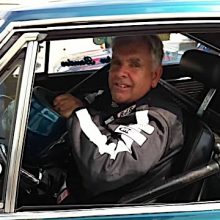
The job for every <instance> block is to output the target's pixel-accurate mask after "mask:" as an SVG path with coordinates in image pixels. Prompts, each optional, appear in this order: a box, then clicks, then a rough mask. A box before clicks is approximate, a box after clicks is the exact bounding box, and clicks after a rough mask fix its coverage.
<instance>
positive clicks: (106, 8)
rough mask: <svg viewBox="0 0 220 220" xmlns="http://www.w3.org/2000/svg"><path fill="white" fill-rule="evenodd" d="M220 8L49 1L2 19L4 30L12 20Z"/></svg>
mask: <svg viewBox="0 0 220 220" xmlns="http://www.w3.org/2000/svg"><path fill="white" fill-rule="evenodd" d="M215 12H216V13H219V12H220V3H219V0H199V1H198V0H184V1H183V0H136V1H132V2H128V1H126V0H118V1H116V0H109V1H103V0H87V1H83V0H77V1H76V0H73V1H72V2H71V1H67V2H64V3H62V2H60V3H53V4H52V3H48V4H43V6H38V7H36V6H34V7H27V8H23V9H18V10H14V11H10V12H8V13H7V14H6V15H5V16H4V18H3V20H4V22H1V23H2V25H1V28H0V32H1V30H2V29H3V28H4V27H5V26H7V25H8V24H9V23H10V22H16V21H31V20H45V19H60V18H82V17H95V16H129V15H152V16H154V17H156V15H158V14H166V15H169V16H171V15H174V14H175V15H177V14H181V13H185V14H187V16H189V13H190V14H191V16H193V14H194V13H203V14H205V13H209V16H210V13H212V16H215Z"/></svg>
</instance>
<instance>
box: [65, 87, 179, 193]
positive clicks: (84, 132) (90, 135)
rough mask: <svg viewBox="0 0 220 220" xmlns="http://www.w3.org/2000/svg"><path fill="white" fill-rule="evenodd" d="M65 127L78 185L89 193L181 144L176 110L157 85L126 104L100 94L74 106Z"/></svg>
mask: <svg viewBox="0 0 220 220" xmlns="http://www.w3.org/2000/svg"><path fill="white" fill-rule="evenodd" d="M161 92H162V93H161ZM68 130H69V134H70V135H69V137H70V143H71V147H72V153H73V157H74V159H75V162H76V164H77V167H78V169H79V172H80V175H81V177H82V180H83V185H84V187H85V188H86V190H87V191H88V192H89V193H90V194H91V195H93V196H94V195H98V194H100V193H103V192H106V191H111V190H114V189H117V188H119V187H122V186H123V185H126V184H128V183H131V182H132V181H134V180H136V179H138V178H139V177H141V176H143V175H145V174H146V173H147V172H149V171H150V170H151V169H152V168H153V167H154V166H156V165H157V164H158V163H159V161H160V160H161V158H163V157H164V155H167V154H169V153H170V152H172V151H174V150H175V149H177V148H180V147H181V146H182V145H183V127H182V113H181V110H180V109H179V108H178V107H177V106H176V105H175V104H174V103H173V102H172V101H171V100H170V99H169V97H168V96H167V95H165V92H164V90H163V89H162V88H161V87H160V86H158V87H157V88H155V89H152V90H151V91H150V92H149V93H148V94H147V95H145V96H144V97H143V98H141V99H140V100H138V101H137V102H136V103H132V104H131V105H128V106H126V105H120V106H118V105H116V104H115V103H112V102H111V97H110V96H109V94H107V95H106V94H101V95H100V96H98V97H97V98H96V100H95V101H94V102H93V103H92V104H91V105H90V106H88V107H85V108H81V109H78V110H76V111H74V113H73V114H72V116H71V117H70V118H69V120H68Z"/></svg>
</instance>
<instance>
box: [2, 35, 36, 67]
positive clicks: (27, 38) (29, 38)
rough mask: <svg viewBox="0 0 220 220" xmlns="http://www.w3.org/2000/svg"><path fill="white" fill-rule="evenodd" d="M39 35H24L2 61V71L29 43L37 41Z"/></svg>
mask: <svg viewBox="0 0 220 220" xmlns="http://www.w3.org/2000/svg"><path fill="white" fill-rule="evenodd" d="M37 36H38V33H24V34H23V35H22V36H21V37H20V38H19V39H18V40H17V41H16V42H15V43H14V44H13V45H12V47H10V49H9V50H8V51H7V52H6V54H5V55H4V56H3V57H2V58H1V59H0V71H1V70H2V68H3V67H4V66H5V65H6V64H7V63H8V61H9V60H10V59H11V58H12V57H13V56H14V55H15V54H16V53H17V52H18V51H19V49H21V48H22V47H23V46H24V44H25V43H27V42H28V41H33V40H36V38H37Z"/></svg>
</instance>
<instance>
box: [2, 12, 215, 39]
mask: <svg viewBox="0 0 220 220" xmlns="http://www.w3.org/2000/svg"><path fill="white" fill-rule="evenodd" d="M189 17H190V18H200V19H205V18H215V17H219V12H202V13H201V12H194V13H191V12H190V13H188V12H187V13H173V14H170V13H154V14H137V15H112V16H93V17H91V16H90V17H76V18H75V17H70V18H55V19H44V20H31V21H15V22H11V23H10V24H8V25H7V26H6V27H5V29H4V30H3V31H2V32H1V33H0V42H1V41H2V40H3V39H4V38H5V37H6V36H7V35H8V34H9V33H10V32H11V31H12V30H13V29H14V28H22V27H25V26H26V27H28V26H33V25H50V24H57V25H60V24H65V23H70V22H71V23H74V25H78V24H79V23H86V24H88V23H89V22H97V21H98V22H120V21H121V22H122V21H123V22H124V21H126V20H127V21H133V22H132V24H133V23H135V21H137V20H140V19H141V20H148V21H150V20H153V19H158V18H160V21H159V22H161V21H163V19H170V18H172V19H175V18H178V19H179V18H182V19H187V20H188V18H189ZM157 23H158V22H157Z"/></svg>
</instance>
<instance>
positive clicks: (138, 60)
mask: <svg viewBox="0 0 220 220" xmlns="http://www.w3.org/2000/svg"><path fill="white" fill-rule="evenodd" d="M128 61H129V62H138V63H140V62H141V59H140V58H134V57H133V58H130V59H129V60H128Z"/></svg>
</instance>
